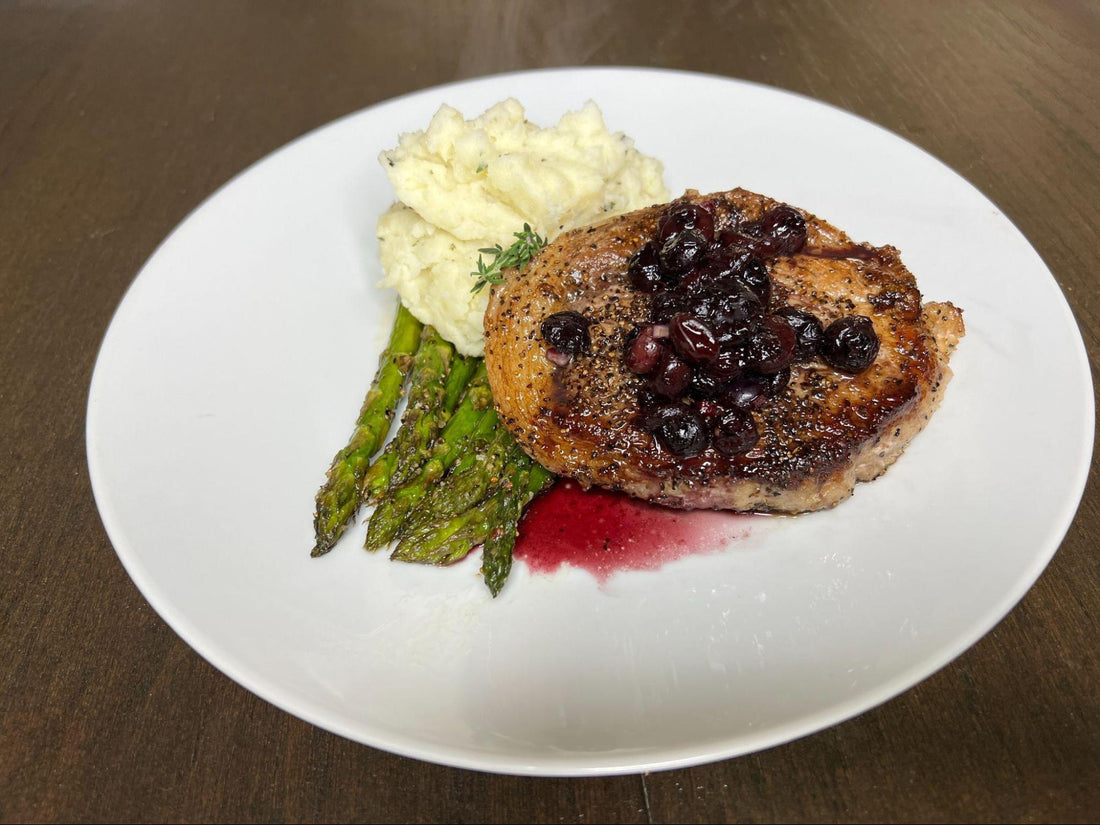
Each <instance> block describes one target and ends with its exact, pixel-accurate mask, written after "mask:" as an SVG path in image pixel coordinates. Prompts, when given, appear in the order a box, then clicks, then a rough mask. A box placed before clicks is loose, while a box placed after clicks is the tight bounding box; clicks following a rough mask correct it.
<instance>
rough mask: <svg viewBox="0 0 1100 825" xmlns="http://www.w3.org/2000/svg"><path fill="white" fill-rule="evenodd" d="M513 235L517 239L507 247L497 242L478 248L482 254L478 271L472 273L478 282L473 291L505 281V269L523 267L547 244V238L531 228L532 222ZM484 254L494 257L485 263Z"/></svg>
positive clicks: (478, 260) (478, 261) (478, 263)
mask: <svg viewBox="0 0 1100 825" xmlns="http://www.w3.org/2000/svg"><path fill="white" fill-rule="evenodd" d="M513 236H514V237H515V239H516V240H515V242H514V243H513V244H512V245H511V246H510V247H508V248H507V249H504V248H503V247H502V246H501V245H500V244H497V245H496V246H493V247H489V248H486V249H479V250H478V252H480V253H482V254H481V255H478V256H477V271H475V272H471V273H470V274H471V275H472V276H474V277H475V278H477V283H475V284H474V286H473V289H471V290H470V291H471V292H480V291H481V290H482V288H483V287H484V286H485V285H486V284H499V283H503V282H504V270H506V269H511V268H513V267H515V268H516V269H523V267H525V266H526V265H527V263H528V262H529V261H530V260H531V259H532V258H533V257H535V255H537V254H538V252H539V250H540V249H542V248H543V247H544V246H546V238H543V237H542V236H540V235H539V234H538V233H537V232H535V231H534V230H533V229H531V226H530V224H526V223H525V224H524V225H523V231H522V232H514V233H513ZM483 255H492V256H493V259H492V260H491V261H490V262H489V263H485V258H484V257H482V256H483Z"/></svg>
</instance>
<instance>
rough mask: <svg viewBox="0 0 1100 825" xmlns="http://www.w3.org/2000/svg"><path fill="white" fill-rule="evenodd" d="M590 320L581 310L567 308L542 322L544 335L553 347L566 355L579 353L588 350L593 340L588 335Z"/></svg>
mask: <svg viewBox="0 0 1100 825" xmlns="http://www.w3.org/2000/svg"><path fill="white" fill-rule="evenodd" d="M590 323H591V322H590V321H588V320H587V319H586V318H585V317H584V316H583V315H581V314H580V313H579V312H574V311H573V310H571V309H570V310H566V311H565V312H555V313H554V314H553V315H551V316H550V317H549V318H547V319H546V320H545V321H543V322H542V327H541V330H542V337H543V339H545V341H546V343H547V344H549V345H550V346H551V347H552V348H553V349H556V350H558V351H559V352H563V353H565V354H566V355H579V354H580V353H582V352H588V351H589V348H590V347H591V340H590V339H589V337H588V325H589V324H590Z"/></svg>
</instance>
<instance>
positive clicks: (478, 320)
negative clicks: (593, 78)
mask: <svg viewBox="0 0 1100 825" xmlns="http://www.w3.org/2000/svg"><path fill="white" fill-rule="evenodd" d="M379 160H380V162H381V163H382V166H383V168H384V169H385V170H386V174H387V175H388V176H389V178H390V181H391V182H392V183H393V188H394V191H395V192H396V194H397V197H398V203H395V204H394V205H393V206H392V207H391V208H390V209H389V210H388V211H387V212H386V213H385V214H383V215H382V217H381V218H380V219H379V221H378V230H377V231H378V241H379V249H380V251H381V257H382V266H383V267H384V268H385V271H386V277H385V279H384V281H383V284H382V285H383V286H392V287H395V288H396V289H397V291H398V293H399V294H400V296H401V300H402V302H403V303H404V304H405V306H406V307H408V308H409V310H410V311H411V312H412V313H413V314H414V315H415V316H416V317H417V318H419V319H420V320H421V321H423V322H424V323H427V324H432V325H434V326H435V328H436V329H437V330H439V333H440V334H441V335H442V336H443V337H445V338H446V339H447V340H449V341H451V342H452V343H453V344H454V345H455V347H456V349H458V351H459V352H461V353H463V354H464V355H482V354H483V353H484V351H485V338H484V335H483V333H482V317H483V316H484V314H485V306H486V303H487V302H488V300H489V296H488V290H482V291H481V292H479V293H476V294H474V293H472V292H471V291H470V290H471V287H473V285H474V283H475V280H474V278H472V277H471V276H470V272H471V271H473V270H474V269H475V268H476V266H477V259H478V255H479V254H480V253H479V250H480V249H482V248H485V247H491V246H493V245H494V244H498V243H499V244H500V245H501V246H503V247H505V248H507V247H508V246H510V245H511V243H512V242H513V240H514V237H513V233H515V232H518V231H520V230H521V229H522V228H523V224H524V223H528V224H530V225H531V227H532V229H534V230H535V231H536V232H538V233H539V234H540V235H543V236H544V237H549V238H553V237H555V236H556V235H558V234H559V233H561V232H564V231H566V230H569V229H573V228H575V227H578V226H585V225H587V224H590V223H593V222H596V221H598V220H601V219H603V218H606V217H610V216H611V215H617V214H620V213H622V212H629V211H631V210H634V209H640V208H642V207H645V206H649V205H651V204H654V203H659V202H662V201H666V200H668V190H667V189H666V188H665V185H664V182H663V180H662V174H663V171H664V170H663V167H662V165H661V163H660V162H659V161H657V160H656V159H654V158H650V157H646V156H645V155H643V154H641V153H640V152H639V151H638V150H637V149H635V148H634V142H633V141H632V140H631V139H630V138H629V137H627V136H626V135H624V134H622V133H621V132H620V133H615V134H611V133H610V132H608V131H607V127H606V126H605V125H604V122H603V115H602V114H601V113H600V110H599V108H598V107H597V106H596V104H595V103H592V102H589V103H587V104H585V106H584V107H583V108H582V109H580V110H579V111H577V112H570V113H568V114H566V115H565V116H563V117H562V118H561V120H560V121H559V122H558V124H557V126H551V127H548V128H545V129H540V128H539V127H538V126H535V125H534V124H532V123H529V122H528V121H527V119H526V118H525V116H524V111H523V107H522V106H521V105H520V104H519V102H517V101H515V100H511V99H509V100H505V101H503V102H501V103H498V104H497V105H495V106H493V107H492V108H491V109H489V110H488V111H486V112H485V113H484V114H482V115H481V116H480V117H478V118H475V119H474V120H464V119H463V116H462V114H461V113H459V112H458V111H456V110H455V109H452V108H451V107H449V106H443V107H442V108H440V110H439V111H438V112H437V113H436V114H435V117H433V118H432V121H431V123H430V124H429V126H428V128H427V129H426V130H425V131H423V132H412V133H408V134H404V135H401V137H400V139H399V144H398V146H397V147H396V148H394V149H392V150H390V151H388V152H383V153H382V154H381V156H380V157H379Z"/></svg>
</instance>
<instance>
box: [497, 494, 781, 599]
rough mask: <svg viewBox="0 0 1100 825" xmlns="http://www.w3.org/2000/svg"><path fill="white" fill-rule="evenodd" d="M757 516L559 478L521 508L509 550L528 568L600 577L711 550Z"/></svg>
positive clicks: (740, 534) (747, 526)
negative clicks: (568, 569) (663, 502)
mask: <svg viewBox="0 0 1100 825" xmlns="http://www.w3.org/2000/svg"><path fill="white" fill-rule="evenodd" d="M758 518H759V517H758V516H753V515H746V514H742V513H731V512H725V511H718V510H672V509H669V508H667V507H659V506H657V505H654V504H648V503H646V502H644V501H640V500H639V499H635V498H631V497H630V496H627V495H625V494H623V493H613V492H610V491H608V490H601V489H599V488H596V487H593V488H592V489H590V490H582V489H581V488H580V486H579V485H578V484H576V483H575V482H572V481H559V482H558V483H557V484H555V485H554V486H553V487H552V488H551V489H550V490H549V492H547V493H545V494H543V495H542V496H540V497H539V498H537V499H536V500H535V501H533V502H532V503H531V505H530V506H529V507H528V508H527V512H526V513H525V514H524V517H523V521H522V522H521V523H520V525H519V538H518V540H517V542H516V548H515V557H516V558H518V559H522V560H523V561H524V562H525V563H526V564H527V566H528V567H529V568H530V569H531V572H532V573H552V572H554V571H555V570H557V569H559V568H560V567H561V566H562V565H564V564H568V565H571V566H573V567H577V568H580V569H582V570H586V571H588V572H589V573H591V574H592V575H593V576H595V577H596V579H597V580H599V581H600V582H601V583H603V582H605V581H607V579H608V578H609V577H610V576H611V575H612V574H614V573H617V572H619V571H621V570H656V569H658V568H660V567H662V566H663V565H665V564H667V563H668V562H670V561H673V560H675V559H678V558H681V557H683V556H687V555H691V554H705V553H713V552H715V551H717V550H720V549H722V548H723V547H725V546H726V545H727V544H728V543H729V542H730V541H733V540H735V539H739V538H743V537H744V536H746V535H747V534H748V532H749V529H750V526H751V524H752V522H754V521H755V520H757V519H758Z"/></svg>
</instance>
